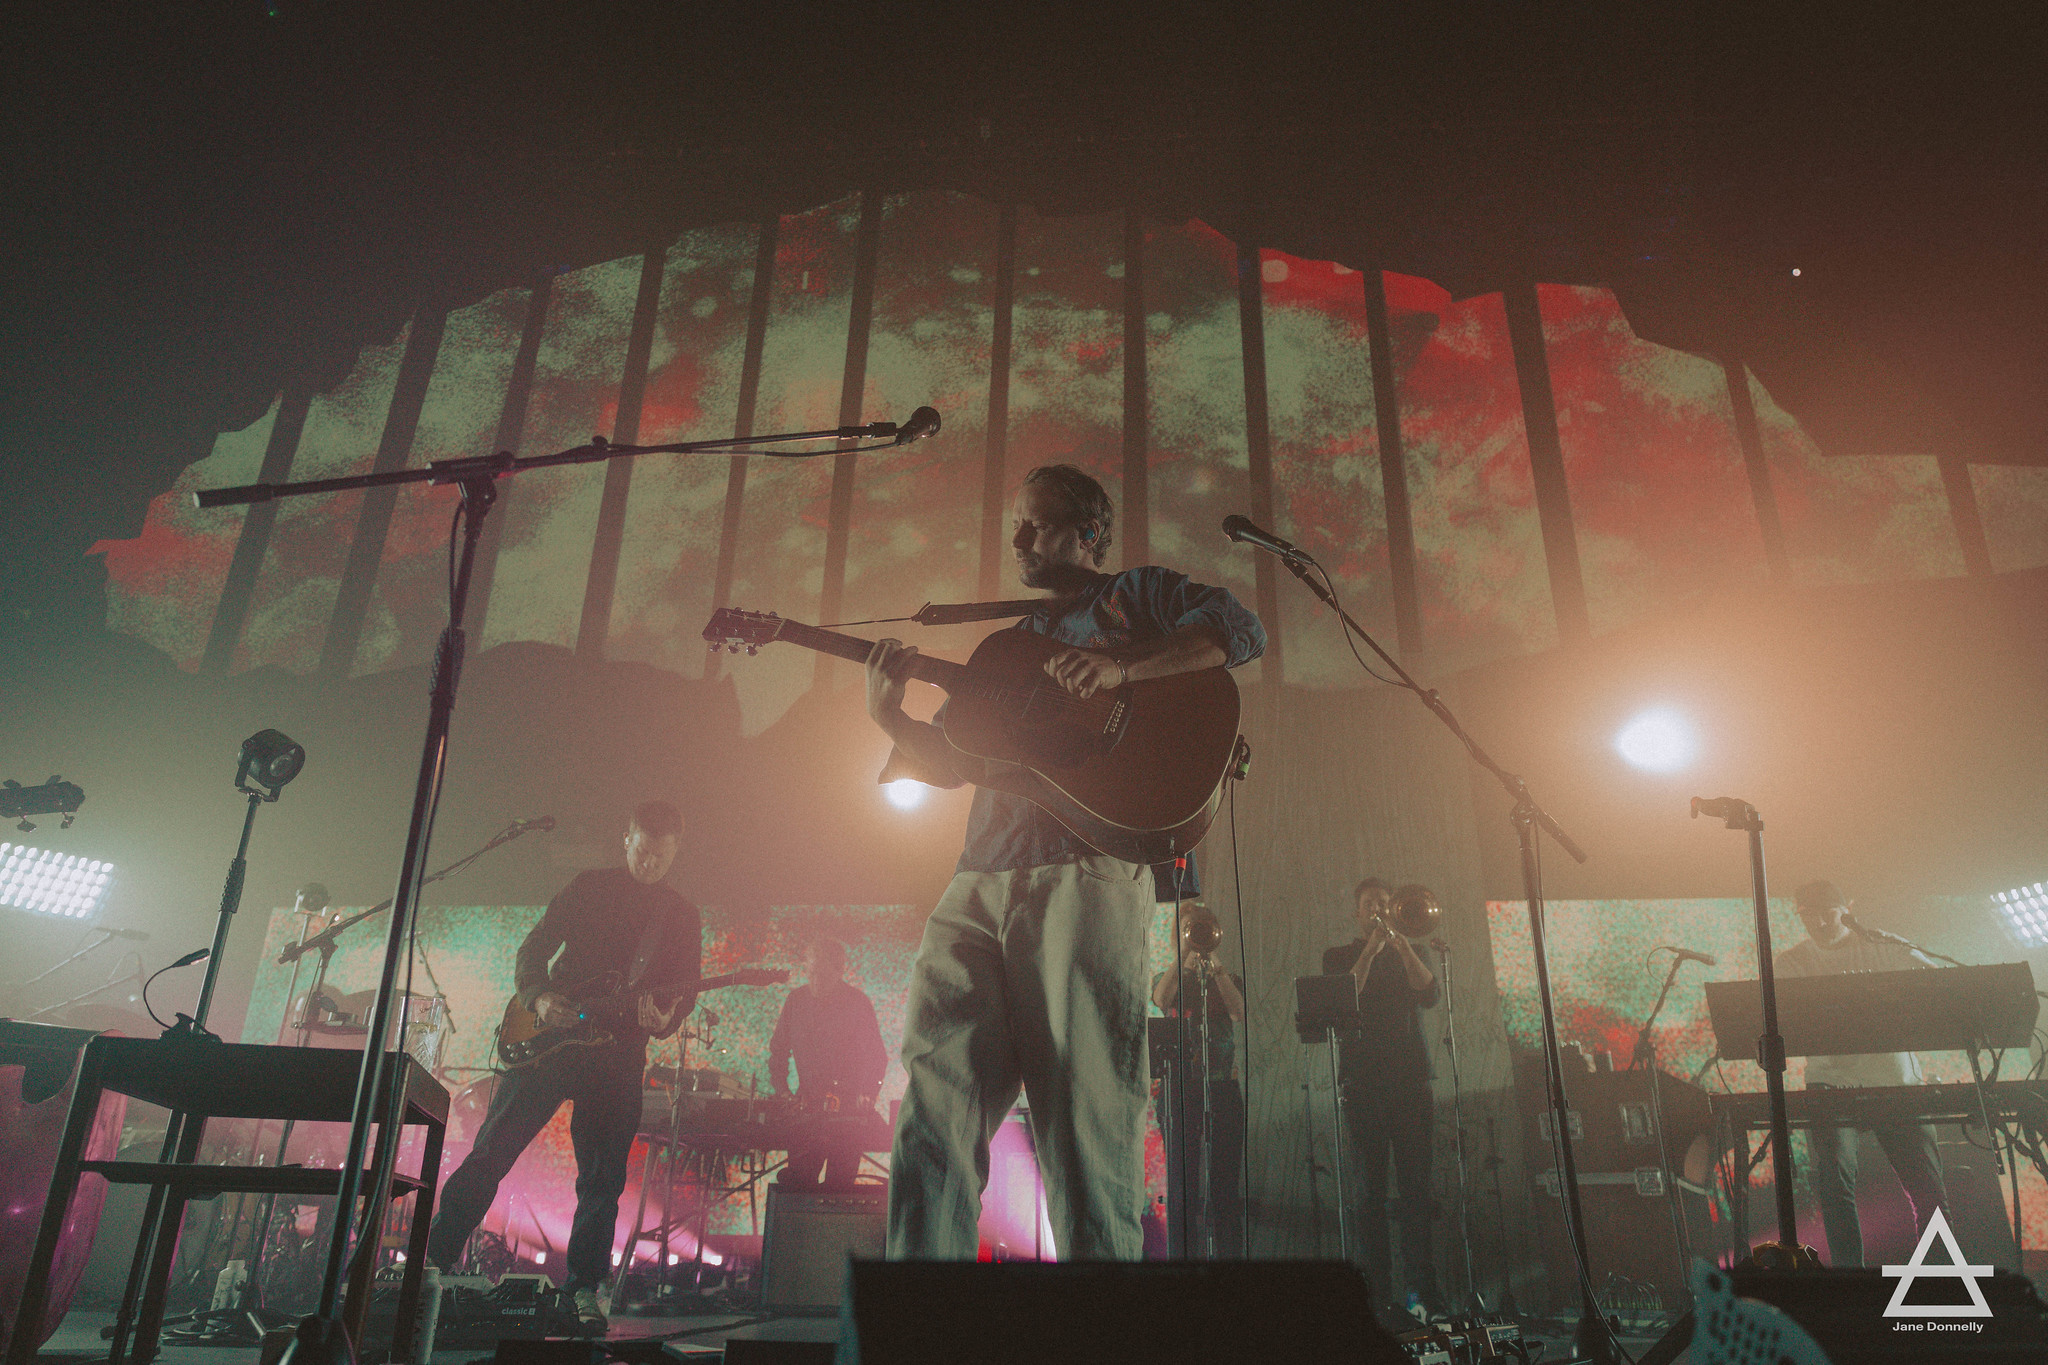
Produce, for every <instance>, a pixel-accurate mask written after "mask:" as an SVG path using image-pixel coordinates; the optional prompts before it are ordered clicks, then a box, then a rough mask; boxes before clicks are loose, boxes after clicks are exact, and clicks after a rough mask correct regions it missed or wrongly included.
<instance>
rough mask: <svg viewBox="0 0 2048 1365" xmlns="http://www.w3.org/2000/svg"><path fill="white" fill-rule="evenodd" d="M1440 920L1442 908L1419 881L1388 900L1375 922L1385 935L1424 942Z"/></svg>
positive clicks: (1398, 891) (1434, 930)
mask: <svg viewBox="0 0 2048 1365" xmlns="http://www.w3.org/2000/svg"><path fill="white" fill-rule="evenodd" d="M1443 917H1444V911H1443V907H1442V906H1441V905H1438V904H1437V900H1436V893H1435V892H1433V891H1431V890H1430V889H1429V888H1428V887H1426V886H1424V885H1422V883H1420V882H1410V883H1408V884H1407V885H1406V886H1403V887H1401V888H1399V889H1397V890H1396V891H1395V892H1394V894H1393V896H1392V897H1391V898H1389V900H1388V901H1387V908H1386V909H1385V910H1384V911H1383V912H1381V913H1380V915H1379V916H1378V922H1379V924H1380V925H1381V926H1382V927H1383V928H1385V929H1386V931H1387V932H1388V933H1389V934H1399V935H1401V936H1402V937H1403V938H1412V939H1425V938H1428V937H1429V936H1430V935H1431V934H1434V933H1435V932H1436V926H1437V923H1438V921H1440V920H1442V919H1443Z"/></svg>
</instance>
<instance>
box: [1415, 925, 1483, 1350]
mask: <svg viewBox="0 0 2048 1365" xmlns="http://www.w3.org/2000/svg"><path fill="white" fill-rule="evenodd" d="M1429 946H1430V947H1432V948H1434V949H1436V960H1437V976H1438V977H1439V978H1441V979H1442V981H1443V996H1444V1053H1445V1055H1446V1056H1448V1057H1449V1058H1450V1062H1451V1133H1452V1136H1453V1138H1454V1139H1455V1150H1456V1151H1457V1154H1458V1234H1459V1237H1458V1240H1459V1241H1460V1242H1461V1243H1462V1244H1463V1245H1464V1248H1465V1300H1466V1303H1465V1306H1466V1307H1467V1308H1468V1309H1470V1310H1471V1311H1472V1312H1474V1313H1484V1312H1486V1311H1487V1308H1486V1300H1485V1299H1483V1298H1481V1297H1480V1296H1479V1275H1478V1272H1477V1271H1475V1270H1474V1269H1473V1268H1472V1208H1471V1200H1470V1197H1469V1195H1468V1194H1467V1175H1466V1169H1465V1102H1464V1087H1463V1085H1462V1084H1461V1083H1460V1079H1459V1076H1458V1005H1457V1000H1458V996H1457V992H1456V991H1454V990H1453V989H1452V985H1453V982H1452V977H1451V945H1450V944H1448V943H1446V942H1444V940H1442V939H1440V938H1433V939H1431V940H1430V941H1429Z"/></svg>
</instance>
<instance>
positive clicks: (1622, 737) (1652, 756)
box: [1614, 706, 1700, 773]
mask: <svg viewBox="0 0 2048 1365" xmlns="http://www.w3.org/2000/svg"><path fill="white" fill-rule="evenodd" d="M1614 748H1615V751H1616V752H1617V753H1619V754H1620V755H1621V756H1622V757H1623V758H1624V759H1626V760H1628V762H1629V763H1630V764H1632V765H1634V766H1635V767H1638V768H1642V769H1644V770H1646V771H1648V772H1653V773H1675V772H1680V771H1683V770H1684V769H1686V768H1689V767H1691V766H1692V761H1693V760H1694V759H1695V758H1697V757H1698V756H1699V751H1700V741H1699V736H1698V735H1696V734H1694V733H1693V728H1692V722H1691V721H1690V720H1687V719H1686V718H1685V715H1684V714H1683V713H1682V712H1680V711H1678V710H1675V709H1674V708H1672V707H1669V706H1653V707H1651V708H1650V709H1649V710H1647V711H1644V712H1643V713H1642V714H1640V715H1638V716H1637V717H1636V718H1635V719H1633V720H1631V721H1630V722H1629V723H1628V724H1626V725H1624V726H1622V727H1621V731H1620V733H1618V734H1616V735H1615V737H1614Z"/></svg>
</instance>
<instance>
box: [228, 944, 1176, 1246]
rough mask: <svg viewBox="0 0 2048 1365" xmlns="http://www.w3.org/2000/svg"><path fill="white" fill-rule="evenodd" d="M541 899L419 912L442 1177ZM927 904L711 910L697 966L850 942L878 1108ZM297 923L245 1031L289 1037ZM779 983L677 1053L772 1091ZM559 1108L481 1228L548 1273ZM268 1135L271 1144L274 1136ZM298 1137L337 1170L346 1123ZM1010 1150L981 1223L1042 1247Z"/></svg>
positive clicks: (721, 1015)
mask: <svg viewBox="0 0 2048 1365" xmlns="http://www.w3.org/2000/svg"><path fill="white" fill-rule="evenodd" d="M542 909H543V907H541V906H537V905H535V906H427V907H424V908H423V909H422V910H421V912H420V922H419V939H418V941H419V950H420V951H419V953H418V955H417V956H416V957H415V959H414V968H413V975H412V982H411V989H412V991H413V992H414V993H415V994H416V995H422V996H433V995H439V996H441V997H442V998H443V999H444V1000H445V1006H446V1012H447V1015H448V1017H450V1019H451V1020H452V1023H453V1029H452V1031H448V1030H445V1029H444V1030H441V1031H439V1032H437V1033H436V1034H435V1035H434V1057H435V1060H436V1062H437V1063H438V1064H437V1066H436V1068H435V1070H436V1074H437V1075H439V1076H440V1078H441V1080H442V1082H443V1083H444V1084H445V1085H447V1086H448V1088H449V1090H450V1091H451V1092H453V1094H454V1097H455V1099H454V1105H453V1112H452V1115H451V1118H450V1141H449V1149H448V1153H447V1155H446V1156H445V1157H444V1159H443V1164H442V1174H443V1175H444V1176H445V1175H446V1174H447V1173H448V1172H449V1171H452V1170H453V1169H454V1168H455V1164H456V1163H457V1162H459V1161H460V1160H461V1159H462V1158H463V1156H464V1155H466V1154H467V1152H468V1150H469V1141H470V1138H471V1135H472V1134H473V1133H474V1131H475V1128H476V1125H477V1124H478V1123H479V1122H480V1121H481V1120H482V1118H483V1115H484V1111H485V1107H486V1106H487V1105H488V1103H489V1096H490V1084H491V1070H490V1069H491V1068H492V1067H493V1066H494V1065H495V1064H496V1059H495V1055H494V1046H495V1043H494V1033H495V1030H496V1028H497V1024H498V1019H499V1017H500V1015H501V1014H502V1013H503V1011H504V1008H505V1002H506V1000H507V999H508V998H509V997H510V995H511V993H512V963H513V955H514V953H515V952H516V951H517V950H518V947H519V943H520V940H521V939H523V938H524V937H525V936H526V933H527V931H528V930H529V929H531V928H532V927H533V924H534V922H535V921H536V920H538V919H539V918H540V915H541V911H542ZM332 913H334V914H348V913H352V912H350V911H346V910H336V911H333V912H332ZM925 914H926V911H925V910H924V909H923V908H921V907H918V906H908V905H879V906H843V905H842V906H778V907H775V908H773V909H770V910H768V911H766V912H764V913H758V914H753V915H748V916H744V917H743V916H739V915H735V914H732V913H729V912H725V911H722V910H719V909H717V908H715V907H712V908H706V909H705V910H704V972H705V974H706V975H707V976H712V975H717V974H719V973H723V972H729V971H732V970H734V969H735V968H738V967H746V966H771V967H775V966H779V967H792V968H794V967H797V966H799V965H800V964H801V963H802V961H803V950H804V946H805V945H806V944H807V943H808V942H810V940H811V939H813V938H815V937H817V936H819V935H828V936H830V937H833V938H836V939H838V940H839V941H840V942H842V943H844V944H845V945H846V950H847V951H846V959H847V980H848V981H850V982H852V983H853V984H854V985H856V986H858V987H860V989H861V990H863V991H864V992H866V993H867V996H868V998H869V999H870V1000H871V1001H873V1002H874V1006H875V1014H876V1017H877V1019H878V1021H879V1022H880V1024H881V1028H882V1041H883V1043H884V1045H885V1046H886V1048H887V1050H888V1054H889V1058H890V1061H889V1072H888V1075H887V1076H886V1077H885V1078H884V1080H883V1082H882V1093H881V1103H882V1107H883V1109H884V1111H885V1112H886V1111H887V1109H888V1106H889V1104H890V1102H891V1101H893V1100H897V1099H900V1098H901V1097H902V1095H903V1089H904V1075H903V1068H902V1065H901V1063H900V1062H898V1061H897V1060H896V1057H897V1054H898V1052H899V1050H900V1048H901V1046H902V1042H903V1007H904V1000H905V997H906V995H907V993H908V990H909V985H910V967H911V962H912V960H913V959H914V958H915V957H916V955H917V946H918V942H919V940H920V939H921V938H922V936H923V933H924V920H925ZM301 923H302V921H301V920H300V919H299V918H298V917H297V916H295V915H294V914H293V913H292V912H291V911H290V910H277V911H274V912H273V913H272V915H271V919H270V927H269V931H268V935H267V937H266V938H265V940H264V951H263V957H262V959H261V961H262V964H263V965H262V967H261V968H260V970H259V973H258V976H257V978H256V983H255V987H254V990H253V991H252V993H251V996H250V1001H249V1013H248V1022H247V1023H246V1025H245V1026H244V1030H243V1037H242V1041H244V1042H250V1043H273V1042H279V1041H293V1040H295V1038H296V1035H295V1034H287V1033H286V1032H285V1031H284V1030H283V1022H284V1020H285V1018H286V1008H287V1004H288V1002H289V1001H290V1000H292V999H294V998H297V997H299V996H303V995H304V994H305V993H306V992H307V991H308V990H310V989H311V987H312V985H313V976H314V970H315V967H316V965H317V962H318V956H317V955H308V957H307V958H305V959H304V960H303V961H302V963H301V970H300V971H299V972H298V973H297V974H296V976H295V975H294V973H293V972H292V970H291V969H290V968H289V967H285V966H281V965H279V964H278V962H277V956H278V952H279V951H280V950H281V949H282V948H283V947H284V946H285V945H286V944H287V943H290V942H291V941H293V940H294V939H296V938H297V937H298V935H299V932H300V928H301ZM1172 939H1173V928H1172V910H1171V907H1166V908H1163V909H1162V910H1161V911H1160V913H1159V916H1158V918H1157V920H1156V921H1155V923H1154V926H1153V935H1152V944H1153V954H1152V955H1153V958H1154V963H1153V967H1154V970H1155V971H1157V970H1164V969H1165V967H1166V966H1167V964H1168V963H1169V962H1170V961H1171V957H1172V954H1171V952H1170V945H1171V943H1172ZM383 946H384V938H383V932H382V925H381V923H379V922H376V921H373V922H372V923H370V924H367V925H364V926H363V927H361V928H359V929H357V930H355V931H354V932H352V933H350V934H347V935H345V936H344V937H343V939H342V941H341V945H340V947H339V948H338V949H337V950H336V952H335V954H334V961H333V964H332V967H331V968H330V971H329V975H328V978H327V982H326V989H327V993H329V994H330V995H332V994H335V993H340V994H349V993H353V992H358V991H367V990H369V989H370V988H371V987H373V986H374V985H375V984H376V981H377V975H378V972H379V970H380V968H381V966H382V962H383ZM401 984H403V983H401ZM788 990H789V988H788V987H786V986H771V987H734V988H730V989H727V990H723V991H720V992H717V993H716V994H712V995H706V996H704V997H702V998H701V999H700V1000H699V1002H698V1006H697V1010H696V1012H695V1013H694V1014H693V1015H692V1017H691V1019H690V1029H691V1031H692V1032H695V1033H700V1034H708V1035H709V1036H708V1039H703V1038H699V1039H695V1040H692V1041H690V1042H689V1044H688V1054H687V1057H686V1059H685V1061H686V1064H687V1065H688V1066H690V1067H710V1068H715V1069H717V1070H720V1071H725V1072H729V1073H732V1074H734V1075H736V1076H738V1077H740V1079H741V1083H742V1084H745V1083H746V1082H747V1080H748V1079H749V1078H758V1079H759V1080H760V1081H761V1082H762V1084H763V1087H764V1088H765V1085H766V1080H767V1073H768V1042H769V1038H770V1035H771V1034H773V1032H774V1029H775V1021H776V1019H777V1018H778V1017H779V1015H780V1013H781V1010H782V1002H783V1000H784V998H785V997H786V995H787V994H788ZM711 1012H715V1013H716V1014H717V1015H718V1023H717V1024H716V1025H715V1026H713V1025H710V1024H709V1023H708V1018H707V1016H708V1014H709V1013H711ZM430 1017H433V1016H430ZM315 1042H316V1043H318V1042H327V1043H331V1044H332V1045H335V1046H345V1047H352V1048H357V1049H360V1048H361V1046H362V1040H361V1038H360V1037H356V1036H350V1035H338V1036H330V1037H327V1038H324V1039H323V1038H320V1037H317V1036H316V1038H315ZM677 1050H678V1042H677V1040H675V1039H669V1040H666V1041H663V1042H659V1043H656V1044H654V1045H653V1046H652V1047H651V1048H650V1049H649V1053H648V1062H649V1065H650V1066H655V1065H659V1066H673V1065H674V1064H675V1062H676V1059H677ZM568 1112H569V1111H568V1110H567V1109H566V1108H565V1109H563V1111H562V1112H561V1113H559V1114H557V1115H556V1116H555V1120H554V1122H553V1123H552V1124H551V1125H549V1127H548V1128H547V1129H546V1130H545V1131H544V1132H543V1133H542V1134H541V1136H540V1138H539V1139H538V1140H536V1141H535V1143H534V1144H533V1146H532V1147H531V1148H530V1149H529V1150H528V1151H527V1153H526V1155H525V1156H524V1157H522V1158H521V1159H520V1162H519V1164H518V1165H517V1166H516V1167H515V1168H514V1169H513V1172H512V1174H511V1176H510V1177H508V1178H507V1180H506V1181H505V1184H504V1186H503V1187H502V1189H501V1190H500V1192H499V1196H498V1200H497V1202H496V1204H494V1205H493V1206H492V1210H491V1213H490V1215H489V1216H488V1217H487V1218H486V1220H485V1222H484V1228H485V1230H486V1231H488V1232H491V1233H494V1234H496V1235H498V1236H499V1237H502V1238H503V1239H504V1240H505V1242H506V1243H507V1245H508V1246H511V1247H513V1248H514V1249H515V1250H516V1251H517V1253H518V1254H519V1255H521V1256H522V1257H523V1258H524V1259H525V1260H527V1261H528V1262H529V1263H533V1264H537V1265H539V1266H541V1267H542V1268H546V1267H548V1265H549V1264H550V1260H549V1259H541V1260H539V1261H535V1259H534V1254H535V1253H538V1254H539V1255H540V1256H541V1257H543V1258H547V1257H548V1252H547V1248H549V1247H553V1248H556V1249H557V1250H559V1249H560V1248H561V1247H562V1246H564V1245H565V1242H566V1239H567V1237H568V1229H569V1221H570V1218H571V1216H572V1215H573V1213H574V1211H575V1203H576V1200H575V1180H576V1165H575V1157H574V1154H573V1152H572V1150H571V1147H570V1142H569V1123H568ZM664 1112H665V1111H664ZM237 1140H239V1139H237ZM271 1141H272V1142H274V1141H275V1137H274V1136H273V1137H272V1138H271ZM292 1142H293V1146H292V1149H291V1154H290V1158H289V1159H291V1160H295V1161H305V1162H308V1163H310V1164H314V1165H334V1164H338V1163H339V1162H340V1160H341V1159H342V1154H343V1152H344V1151H345V1149H346V1146H347V1130H346V1127H345V1126H344V1125H338V1124H310V1125H301V1126H300V1127H299V1128H298V1129H297V1130H296V1131H295V1133H294V1136H293V1139H292ZM1017 1145H1018V1144H1016V1143H1015V1142H1014V1141H1006V1143H1005V1150H1004V1151H1003V1152H1001V1153H999V1156H1001V1157H1002V1158H1003V1159H1002V1160H1000V1161H998V1163H997V1166H998V1167H999V1168H1000V1169H999V1170H998V1171H997V1172H996V1176H994V1177H992V1179H991V1188H990V1191H989V1195H988V1199H987V1204H988V1208H987V1212H986V1216H985V1217H984V1219H983V1227H984V1230H985V1231H987V1232H989V1234H990V1236H991V1239H992V1240H1002V1241H1004V1242H1005V1244H1006V1246H1007V1248H1008V1251H1007V1254H1010V1255H1014V1256H1028V1255H1029V1254H1031V1252H1028V1251H1026V1250H1024V1249H1025V1248H1032V1249H1034V1250H1036V1249H1038V1247H1039V1246H1040V1238H1039V1228H1038V1223H1039V1216H1038V1205H1039V1198H1040V1196H1039V1189H1038V1182H1037V1178H1036V1170H1035V1167H1033V1166H1032V1165H1031V1163H1030V1159H1029V1155H1028V1143H1026V1144H1024V1145H1023V1147H1022V1150H1021V1151H1019V1152H1012V1151H1010V1150H1009V1148H1010V1147H1015V1146H1017ZM646 1155H647V1148H646V1144H645V1143H639V1144H636V1145H635V1147H634V1152H633V1156H632V1160H631V1163H630V1171H631V1176H630V1178H631V1181H632V1183H631V1184H630V1185H629V1187H628V1189H627V1191H626V1198H625V1201H624V1206H623V1208H622V1210H621V1213H620V1222H621V1227H620V1237H621V1240H622V1241H623V1238H624V1235H625V1233H626V1231H627V1229H628V1227H629V1226H630V1223H631V1220H632V1217H633V1213H634V1210H635V1206H636V1204H637V1201H638V1199H639V1179H640V1171H641V1170H642V1167H643V1163H644V1161H645V1158H646ZM1146 1174H1147V1183H1148V1186H1149V1187H1150V1189H1151V1193H1152V1195H1153V1197H1154V1198H1155V1199H1156V1198H1159V1197H1162V1196H1163V1195H1164V1194H1165V1190H1166V1183H1165V1182H1166V1175H1165V1158H1164V1149H1163V1148H1162V1146H1161V1142H1160V1137H1159V1132H1158V1129H1157V1127H1156V1125H1148V1127H1147V1132H1146ZM659 1185H660V1182H659V1181H657V1187H656V1188H655V1189H654V1190H653V1191H651V1193H650V1197H649V1208H650V1210H659V1209H660V1207H661V1204H662V1191H661V1189H660V1188H659ZM696 1192H697V1187H696V1186H695V1185H694V1184H692V1183H686V1184H684V1185H682V1186H679V1187H678V1197H679V1198H680V1199H683V1200H686V1201H688V1212H689V1214H690V1221H689V1225H690V1227H692V1228H694V1226H695V1213H696V1207H697V1205H696ZM678 1212H679V1213H680V1212H682V1210H679V1211H678ZM758 1212H759V1206H758V1205H752V1206H750V1205H749V1203H748V1201H747V1200H746V1199H745V1198H744V1197H739V1198H735V1199H732V1200H729V1201H727V1202H725V1203H723V1204H720V1205H717V1206H715V1207H714V1208H713V1209H712V1211H711V1214H710V1216H709V1220H708V1230H709V1232H710V1233H712V1234H718V1235H722V1236H729V1235H739V1236H747V1235H750V1234H758V1233H759V1231H760V1228H759V1225H758V1223H757V1222H756V1221H755V1215H756V1214H757V1213H758ZM648 1221H649V1224H650V1225H652V1224H653V1223H655V1222H657V1221H658V1219H657V1218H656V1217H655V1216H654V1215H652V1214H650V1216H649V1220H648ZM708 1245H709V1244H708V1243H707V1246H708ZM654 1250H655V1249H654V1247H653V1246H652V1245H651V1244H650V1245H648V1246H646V1247H643V1248H642V1249H641V1254H642V1255H643V1256H647V1255H652V1254H654ZM695 1251H696V1242H695V1237H694V1233H693V1232H687V1231H686V1232H679V1233H678V1234H677V1236H676V1237H675V1238H674V1239H672V1241H671V1243H670V1245H669V1252H670V1253H671V1254H676V1255H682V1256H690V1255H693V1254H694V1253H695ZM1051 1254H1052V1253H1051V1248H1050V1245H1049V1244H1047V1245H1045V1246H1044V1255H1045V1257H1046V1259H1051ZM556 1268H559V1267H556Z"/></svg>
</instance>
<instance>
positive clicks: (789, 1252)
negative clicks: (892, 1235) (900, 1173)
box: [761, 1185, 889, 1313]
mask: <svg viewBox="0 0 2048 1365" xmlns="http://www.w3.org/2000/svg"><path fill="white" fill-rule="evenodd" d="M888 1227H889V1187H888V1186H887V1185H856V1186H854V1187H853V1188H851V1189H844V1190H818V1189H810V1190H789V1189H784V1188H783V1187H782V1186H780V1185H770V1186H769V1187H768V1224H767V1227H766V1229H765V1230H764V1231H763V1233H762V1237H761V1307H762V1308H763V1309H765V1310H766V1311H768V1312H770V1313H837V1312H838V1311H839V1304H840V1300H841V1299H843V1298H844V1297H845V1295H846V1273H847V1262H848V1260H849V1259H851V1258H853V1257H860V1258H862V1259H864V1260H880V1259H881V1257H882V1253H883V1251H884V1249H885V1246H886V1244H887V1240H888Z"/></svg>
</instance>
